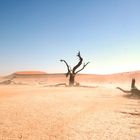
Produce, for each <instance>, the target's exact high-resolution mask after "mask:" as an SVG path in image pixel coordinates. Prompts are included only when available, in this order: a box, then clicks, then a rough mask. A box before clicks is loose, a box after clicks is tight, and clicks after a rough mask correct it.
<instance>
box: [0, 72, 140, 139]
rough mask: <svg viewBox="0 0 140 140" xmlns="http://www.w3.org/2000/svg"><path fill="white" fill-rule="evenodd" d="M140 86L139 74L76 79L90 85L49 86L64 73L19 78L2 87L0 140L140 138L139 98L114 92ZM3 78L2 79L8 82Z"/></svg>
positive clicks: (21, 76) (84, 76)
mask: <svg viewBox="0 0 140 140" xmlns="http://www.w3.org/2000/svg"><path fill="white" fill-rule="evenodd" d="M132 77H133V78H136V86H137V87H139V85H140V81H139V79H140V72H134V73H121V74H115V75H106V76H103V75H102V76H100V75H85V74H82V75H78V77H77V79H76V81H78V82H79V83H80V84H81V85H88V86H91V87H88V86H87V87H65V86H59V87H55V86H51V85H55V84H58V83H64V82H67V80H68V79H66V78H65V76H64V75H63V74H50V75H47V76H41V77H36V76H34V75H32V76H25V75H24V76H23V75H18V76H17V77H16V78H15V79H14V80H13V81H14V82H13V83H11V84H8V85H4V84H2V85H0V140H139V139H140V99H137V98H132V97H129V96H127V93H124V92H122V91H120V90H118V89H116V87H117V86H120V87H122V88H124V89H128V90H129V88H130V84H131V78H132ZM8 78H9V77H4V78H2V79H1V80H4V79H8Z"/></svg>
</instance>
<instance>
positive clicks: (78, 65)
mask: <svg viewBox="0 0 140 140" xmlns="http://www.w3.org/2000/svg"><path fill="white" fill-rule="evenodd" d="M77 56H78V57H79V62H78V64H77V65H76V66H75V67H74V68H73V71H72V72H73V74H75V71H76V69H77V68H78V67H80V65H81V64H82V61H83V58H82V57H81V54H80V51H79V52H78V54H77Z"/></svg>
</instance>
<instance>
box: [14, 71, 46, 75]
mask: <svg viewBox="0 0 140 140" xmlns="http://www.w3.org/2000/svg"><path fill="white" fill-rule="evenodd" d="M14 74H16V75H30V74H31V75H32V74H35V75H36V74H37V75H39V74H47V73H46V72H43V71H18V72H15V73H14Z"/></svg>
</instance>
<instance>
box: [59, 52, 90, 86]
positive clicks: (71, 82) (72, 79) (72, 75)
mask: <svg viewBox="0 0 140 140" xmlns="http://www.w3.org/2000/svg"><path fill="white" fill-rule="evenodd" d="M77 56H78V58H79V62H78V64H77V65H75V66H74V67H73V69H71V67H70V66H69V65H68V63H67V62H66V61H65V60H63V59H61V60H60V61H61V62H64V63H65V64H66V66H67V70H68V72H67V73H66V77H68V76H69V86H74V83H75V76H76V74H77V73H79V72H80V71H82V70H83V69H84V68H85V67H86V66H87V65H88V64H89V62H87V63H83V58H82V57H81V54H80V51H79V52H78V54H77ZM82 63H83V66H82V68H81V69H79V70H77V69H78V68H79V67H80V66H81V65H82Z"/></svg>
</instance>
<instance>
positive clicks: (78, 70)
mask: <svg viewBox="0 0 140 140" xmlns="http://www.w3.org/2000/svg"><path fill="white" fill-rule="evenodd" d="M88 64H89V62H87V63H86V64H85V63H84V65H83V67H82V68H81V69H80V70H78V71H77V72H76V73H75V74H77V73H78V72H80V71H82V70H83V69H84V68H85V67H86V66H87V65H88Z"/></svg>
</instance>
